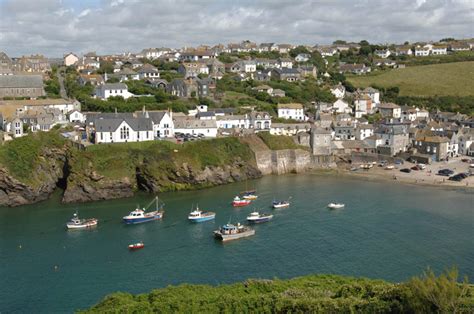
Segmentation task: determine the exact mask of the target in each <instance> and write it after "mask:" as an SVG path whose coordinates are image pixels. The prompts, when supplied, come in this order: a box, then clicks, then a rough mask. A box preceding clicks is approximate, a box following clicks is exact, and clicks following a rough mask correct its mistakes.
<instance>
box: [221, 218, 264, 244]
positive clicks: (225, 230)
mask: <svg viewBox="0 0 474 314" xmlns="http://www.w3.org/2000/svg"><path fill="white" fill-rule="evenodd" d="M254 234H255V230H254V229H252V228H249V227H247V226H243V225H241V224H240V223H238V224H237V225H233V224H230V223H228V224H226V225H224V226H222V227H220V228H219V230H216V231H214V237H216V239H218V240H221V241H223V242H226V241H231V240H237V239H240V238H245V237H250V236H253V235H254Z"/></svg>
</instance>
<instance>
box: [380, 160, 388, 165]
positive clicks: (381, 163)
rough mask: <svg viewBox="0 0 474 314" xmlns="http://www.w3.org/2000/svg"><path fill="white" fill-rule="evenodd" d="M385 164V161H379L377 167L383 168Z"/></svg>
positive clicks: (386, 162)
mask: <svg viewBox="0 0 474 314" xmlns="http://www.w3.org/2000/svg"><path fill="white" fill-rule="evenodd" d="M387 164H388V161H386V160H381V161H380V162H379V167H385V166H386V165H387Z"/></svg>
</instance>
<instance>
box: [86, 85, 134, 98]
mask: <svg viewBox="0 0 474 314" xmlns="http://www.w3.org/2000/svg"><path fill="white" fill-rule="evenodd" d="M95 95H96V97H98V98H101V99H109V98H110V97H116V96H120V97H122V98H123V99H127V98H130V97H133V96H134V95H133V94H132V93H130V92H129V91H128V87H127V85H126V84H124V83H112V84H111V83H109V84H104V85H101V86H99V87H98V88H97V89H96V92H95Z"/></svg>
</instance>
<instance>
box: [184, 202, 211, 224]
mask: <svg viewBox="0 0 474 314" xmlns="http://www.w3.org/2000/svg"><path fill="white" fill-rule="evenodd" d="M214 218H216V213H214V212H206V211H202V210H199V206H197V207H196V209H195V210H193V211H191V212H190V213H189V215H188V219H189V221H192V222H203V221H209V220H212V219H214Z"/></svg>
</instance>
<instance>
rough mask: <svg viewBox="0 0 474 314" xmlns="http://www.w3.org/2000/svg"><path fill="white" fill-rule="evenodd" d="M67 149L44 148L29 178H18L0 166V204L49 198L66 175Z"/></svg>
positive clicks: (6, 204)
mask: <svg viewBox="0 0 474 314" xmlns="http://www.w3.org/2000/svg"><path fill="white" fill-rule="evenodd" d="M65 163H66V149H65V148H63V149H57V148H48V147H45V148H43V149H42V150H41V151H40V153H39V156H38V162H37V163H36V165H35V166H34V168H33V171H31V174H30V176H29V177H28V178H26V179H22V180H21V181H20V180H19V179H16V178H15V177H14V176H13V175H12V174H11V173H10V172H9V171H8V170H7V168H6V167H0V206H20V205H25V204H32V203H35V202H39V201H43V200H45V199H47V198H48V197H49V196H50V195H51V193H52V192H53V191H54V190H55V189H56V187H57V184H58V182H60V181H61V179H62V178H63V177H64V165H65Z"/></svg>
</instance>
